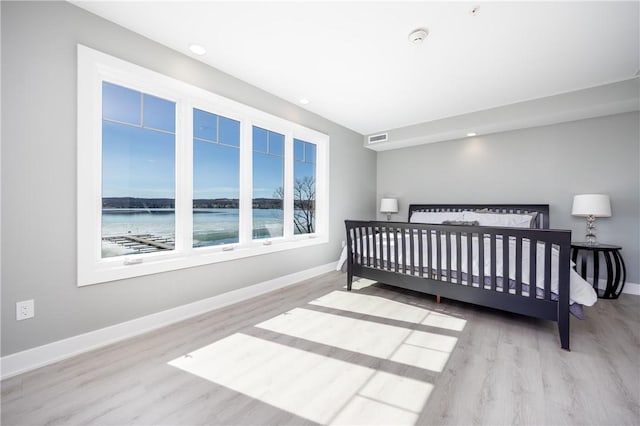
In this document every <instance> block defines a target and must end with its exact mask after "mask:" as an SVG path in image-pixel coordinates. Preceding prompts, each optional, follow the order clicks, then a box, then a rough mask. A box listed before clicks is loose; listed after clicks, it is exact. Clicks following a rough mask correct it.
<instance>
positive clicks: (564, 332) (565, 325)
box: [558, 307, 571, 351]
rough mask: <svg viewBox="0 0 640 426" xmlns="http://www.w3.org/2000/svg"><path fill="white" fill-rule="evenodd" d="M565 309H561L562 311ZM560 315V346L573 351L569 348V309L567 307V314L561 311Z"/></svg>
mask: <svg viewBox="0 0 640 426" xmlns="http://www.w3.org/2000/svg"><path fill="white" fill-rule="evenodd" d="M562 310H564V309H561V311H562ZM559 313H560V315H559V317H558V331H559V333H560V346H561V347H562V349H565V350H567V351H571V349H570V348H569V309H568V307H567V312H566V314H565V313H564V312H559Z"/></svg>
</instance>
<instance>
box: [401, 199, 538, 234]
mask: <svg viewBox="0 0 640 426" xmlns="http://www.w3.org/2000/svg"><path fill="white" fill-rule="evenodd" d="M483 209H487V210H488V211H491V212H496V213H519V214H526V213H532V212H537V213H538V216H537V217H536V226H535V227H536V228H538V229H549V204H409V216H408V218H407V221H410V220H411V215H412V214H413V212H460V211H476V210H483Z"/></svg>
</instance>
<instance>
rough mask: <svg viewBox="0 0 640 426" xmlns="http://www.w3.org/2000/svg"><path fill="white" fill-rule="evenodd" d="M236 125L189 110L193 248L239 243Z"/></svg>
mask: <svg viewBox="0 0 640 426" xmlns="http://www.w3.org/2000/svg"><path fill="white" fill-rule="evenodd" d="M239 200H240V122H239V121H236V120H233V119H231V118H227V117H222V116H219V115H216V114H212V113H209V112H206V111H201V110H199V109H195V108H194V110H193V247H205V246H212V245H219V244H229V243H237V242H238V241H239V235H240V234H239V218H240V210H239V206H240V204H239Z"/></svg>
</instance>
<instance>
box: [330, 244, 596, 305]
mask: <svg viewBox="0 0 640 426" xmlns="http://www.w3.org/2000/svg"><path fill="white" fill-rule="evenodd" d="M391 235H393V234H391ZM373 238H374V236H371V235H370V236H369V246H372V244H373V243H374V240H373ZM380 238H382V239H383V240H382V247H383V250H382V261H383V262H384V261H387V260H390V261H391V262H392V263H396V259H395V258H394V256H395V248H394V240H393V237H392V238H390V240H391V241H390V244H391V247H390V249H391V258H390V259H387V241H386V234H376V235H375V244H376V257H377V259H378V261H380V259H381V258H380ZM404 238H405V239H406V242H405V243H406V253H407V255H409V254H410V252H409V248H410V241H409V235H408V234H404ZM427 238H428V236H427V234H426V233H423V235H422V241H421V243H422V247H423V259H422V265H423V267H425V268H426V267H427V264H428V262H427V260H428V258H427V257H428V253H427ZM436 238H437V237H436V234H435V232H432V234H431V244H432V258H431V265H432V267H435V265H436V263H437V251H436ZM413 239H414V241H413V244H414V259H413V260H414V266H415V267H418V265H419V259H418V256H419V252H418V244H419V242H418V236H417V233H414V236H413ZM362 243H363V244H362V245H363V253H362V254H363V256H368V253H367V244H366V242H365V241H363V242H362ZM354 244H355V242H354ZM398 244H399V247H398V264H399V265H402V264H403V258H404V257H406V256H405V255H403V253H402V241H401V239H400V238H399V239H398ZM450 244H451V270H452V271H455V272H457V271H456V268H457V250H456V237H455V234H454V235H451V243H450ZM490 244H491V243H490V239H489V238H488V236H486V238H485V239H484V265H483V269H484V276H485V277H488V276H490V275H491V259H490V256H491V245H490ZM460 246H461V272H462V273H463V274H466V273H467V272H468V271H467V265H468V262H467V238H466V236H465V235H462V237H461V242H460ZM441 247H442V249H441V265H440V267H441V269H442V270H446V269H447V268H448V266H447V264H448V261H447V259H446V248H445V247H446V236H445V235H444V234H443V235H441ZM354 251H355V250H354ZM544 252H545V244H544V243H541V242H538V244H537V250H536V286H537V287H538V288H540V289H543V288H544V271H545V265H544V259H545V253H544ZM529 253H530V250H529V240H527V239H523V240H522V282H523V283H524V284H529V269H530V266H529ZM371 255H373V249H372V253H371ZM346 259H347V251H346V247H345V248H344V250H343V252H342V255H341V256H340V261H339V263H338V268H337V269H340V268H341V266H342V264H343V263H344V262H345V261H346ZM502 260H503V253H502V239H501V238H496V276H497V277H502V274H503V267H502V266H503V265H502ZM515 263H516V239H515V238H511V239H510V240H509V279H511V280H515V275H516V267H515ZM551 264H552V271H551V272H552V273H551V291H552V292H554V293H556V294H557V292H558V266H557V265H558V250H557V249H556V248H553V249H552V250H551ZM407 266H409V265H407ZM479 268H480V265H479V255H478V237H473V239H472V269H473V270H472V274H473V276H476V277H477V276H478V275H479V270H480V269H479ZM463 283H465V284H466V282H465V281H464V280H463ZM473 285H474V286H478V284H477V283H474V284H473ZM485 288H490V287H488V286H486V285H485ZM510 292H511V293H514V292H515V290H513V289H511V290H510ZM569 293H570V298H571V301H572V302H575V303H580V304H582V305H586V306H592V305H593V304H594V303H595V302H596V300H597V295H596V293H595V291H594V290H593V287H592V286H591V284H589V283H588V282H586V281H585V280H584V279H582V277H581V276H580V275H578V273H576V271H575V270H574V269H573V268H570V292H569ZM523 295H525V296H526V295H528V294H527V292H524V291H523Z"/></svg>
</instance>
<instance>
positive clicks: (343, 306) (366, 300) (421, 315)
mask: <svg viewBox="0 0 640 426" xmlns="http://www.w3.org/2000/svg"><path fill="white" fill-rule="evenodd" d="M309 304H311V305H317V306H324V307H326V308H332V309H340V310H343V311H349V312H357V313H359V314H364V315H373V316H376V317H381V318H389V319H393V320H398V321H408V322H411V323H420V322H421V321H423V320H426V318H425V317H427V316H428V315H429V314H430V311H429V310H427V309H424V308H420V307H417V306H411V305H407V304H406V303H402V302H396V301H394V300H389V299H386V298H384V297H380V296H372V295H368V294H359V293H356V292H344V291H332V292H331V293H329V294H326V295H324V296H322V297H319V298H317V299H316V300H312V301H311V302H309Z"/></svg>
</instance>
